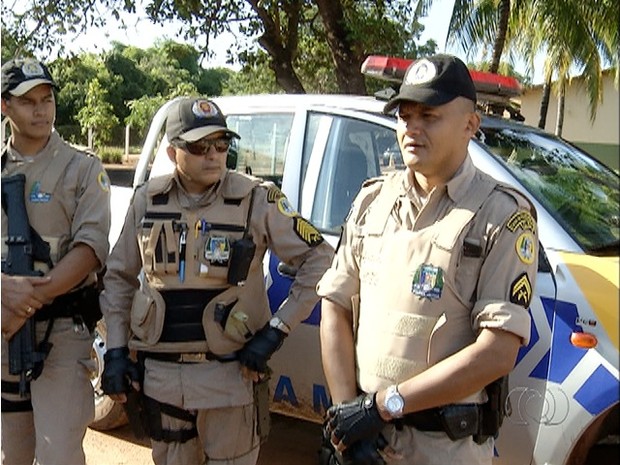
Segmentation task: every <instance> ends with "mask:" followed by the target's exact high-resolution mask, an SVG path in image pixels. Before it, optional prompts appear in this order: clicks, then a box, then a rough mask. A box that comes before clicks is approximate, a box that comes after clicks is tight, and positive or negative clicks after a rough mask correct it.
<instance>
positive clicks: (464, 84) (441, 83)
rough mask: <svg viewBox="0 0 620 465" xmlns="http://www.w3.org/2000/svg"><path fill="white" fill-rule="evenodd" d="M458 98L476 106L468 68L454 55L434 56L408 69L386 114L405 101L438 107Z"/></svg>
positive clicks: (474, 92) (386, 107)
mask: <svg viewBox="0 0 620 465" xmlns="http://www.w3.org/2000/svg"><path fill="white" fill-rule="evenodd" d="M457 97H465V98H467V99H469V100H472V101H473V102H474V103H476V88H475V87H474V82H473V81H472V79H471V75H470V74H469V70H468V69H467V66H466V65H465V63H463V62H462V61H461V60H460V59H458V58H457V57H455V56H452V55H433V56H430V57H427V58H422V59H420V60H416V61H414V62H413V63H412V64H411V65H409V68H407V71H406V72H405V77H404V78H403V83H402V84H401V85H400V91H399V92H398V94H397V95H395V96H394V97H393V98H391V99H390V101H389V102H388V103H387V104H386V105H385V107H384V109H383V112H384V113H389V112H390V111H392V110H394V109H395V108H396V107H397V106H398V105H399V104H400V102H402V101H411V102H418V103H423V104H426V105H429V106H432V107H437V106H439V105H444V104H446V103H448V102H451V101H452V100H454V99H455V98H457Z"/></svg>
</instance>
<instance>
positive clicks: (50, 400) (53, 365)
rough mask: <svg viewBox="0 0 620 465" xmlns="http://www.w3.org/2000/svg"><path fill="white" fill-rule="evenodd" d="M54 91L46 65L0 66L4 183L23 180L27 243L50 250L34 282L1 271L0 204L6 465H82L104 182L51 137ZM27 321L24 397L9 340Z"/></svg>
mask: <svg viewBox="0 0 620 465" xmlns="http://www.w3.org/2000/svg"><path fill="white" fill-rule="evenodd" d="M55 87H56V84H55V83H54V80H53V79H52V76H51V75H50V73H49V71H48V69H47V68H46V66H45V65H44V64H42V63H39V62H38V61H36V60H34V59H30V58H24V59H21V58H18V59H14V60H10V61H8V62H6V63H5V64H4V65H3V66H2V114H3V116H5V117H6V118H7V119H8V122H9V125H10V132H11V137H10V139H9V141H8V144H7V147H6V149H5V150H4V151H3V154H2V182H3V184H4V183H5V182H7V183H8V182H9V181H8V180H7V179H8V178H9V177H11V176H13V175H16V174H23V175H25V179H26V181H25V190H24V191H25V194H24V196H25V205H26V210H27V211H26V213H27V216H28V218H29V221H30V226H31V227H32V228H31V231H32V235H33V236H34V237H35V239H37V240H38V241H39V244H45V243H47V246H48V247H49V252H45V253H44V254H42V255H39V256H37V257H36V258H37V260H38V262H36V263H35V268H36V269H37V270H40V271H41V276H40V277H37V276H34V277H33V276H17V275H9V274H7V273H5V272H4V271H5V260H6V258H7V245H6V244H7V242H6V241H7V235H8V231H9V230H10V228H11V221H15V218H13V217H12V216H9V217H7V214H6V213H5V209H6V208H7V205H6V203H5V202H7V201H8V200H7V199H5V198H3V211H2V263H3V273H2V334H3V340H2V451H3V463H6V464H10V465H32V463H33V460H35V458H36V463H41V464H60V463H63V464H84V463H85V459H84V451H83V449H82V439H83V437H84V434H85V433H86V428H87V426H88V424H89V423H90V422H91V421H92V420H93V418H94V400H93V389H92V386H91V382H90V372H89V370H88V368H87V362H88V361H89V359H90V352H91V349H92V343H93V332H92V330H93V329H94V326H95V324H96V322H97V320H99V318H100V316H101V313H100V311H99V305H98V291H97V288H96V272H97V271H99V270H101V269H102V268H103V266H104V264H105V259H106V257H107V254H108V231H109V227H110V199H109V180H108V177H107V175H106V173H105V171H104V169H103V166H102V164H101V162H100V160H99V159H98V158H97V157H94V156H92V155H90V154H87V153H85V152H82V151H79V150H76V149H75V148H73V147H71V146H70V145H68V144H67V143H66V142H64V141H63V140H62V139H61V138H60V136H59V135H58V133H56V132H55V131H54V130H53V124H54V119H55V116H56V103H55V99H54V92H53V89H54V88H55ZM3 192H4V190H3ZM8 247H11V245H10V244H9V245H8ZM43 249H46V247H43ZM29 318H34V320H35V329H36V343H37V352H41V353H43V354H47V358H46V359H45V361H44V363H43V368H42V371H41V366H40V365H38V366H37V369H36V370H35V371H36V373H35V374H33V378H34V379H32V380H31V381H30V383H29V386H28V387H27V389H28V390H29V392H28V393H26V395H25V397H23V396H21V395H20V393H19V392H18V385H19V380H20V376H19V375H16V374H10V373H9V368H8V360H9V353H8V345H7V341H8V340H10V339H11V338H12V337H14V334H15V332H16V331H18V330H19V329H20V328H21V327H22V326H23V325H24V323H25V322H26V321H27V319H29ZM39 372H40V373H39Z"/></svg>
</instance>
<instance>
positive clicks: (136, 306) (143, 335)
mask: <svg viewBox="0 0 620 465" xmlns="http://www.w3.org/2000/svg"><path fill="white" fill-rule="evenodd" d="M165 312H166V304H165V303H164V299H163V297H162V296H161V294H160V293H159V292H157V291H156V290H155V289H153V288H151V287H150V286H148V285H147V286H144V287H142V288H140V289H138V291H136V293H135V294H134V297H133V302H132V304H131V330H132V331H133V333H134V334H135V335H136V337H137V338H138V339H140V340H141V341H142V342H144V343H146V344H155V343H157V341H159V338H160V336H161V333H162V330H163V328H164V316H165Z"/></svg>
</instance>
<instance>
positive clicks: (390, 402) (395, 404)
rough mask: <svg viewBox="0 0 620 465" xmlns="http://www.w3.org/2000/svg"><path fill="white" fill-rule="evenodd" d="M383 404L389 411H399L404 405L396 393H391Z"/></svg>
mask: <svg viewBox="0 0 620 465" xmlns="http://www.w3.org/2000/svg"><path fill="white" fill-rule="evenodd" d="M385 406H386V407H387V409H388V411H389V412H390V413H400V412H402V410H403V407H404V406H405V402H404V401H403V398H402V397H401V396H400V395H399V394H398V393H393V394H392V395H391V396H390V397H388V398H387V399H386V402H385Z"/></svg>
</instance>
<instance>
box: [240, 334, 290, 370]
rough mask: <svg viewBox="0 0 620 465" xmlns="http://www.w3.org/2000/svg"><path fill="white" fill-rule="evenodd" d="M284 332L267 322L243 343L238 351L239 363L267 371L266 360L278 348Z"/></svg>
mask: <svg viewBox="0 0 620 465" xmlns="http://www.w3.org/2000/svg"><path fill="white" fill-rule="evenodd" d="M285 337H286V333H284V332H283V331H280V330H279V329H278V328H273V327H271V326H269V323H267V324H266V325H265V326H263V328H262V329H261V330H259V331H258V332H257V333H256V334H255V335H254V337H253V338H252V339H250V340H249V341H248V342H246V343H245V345H244V346H243V347H242V348H241V350H240V351H239V353H238V356H239V362H240V363H241V365H244V366H246V367H248V368H249V369H250V370H253V371H257V372H259V373H266V372H267V362H268V361H269V359H270V358H271V356H272V355H273V354H274V353H275V351H276V350H278V349H279V348H280V346H281V345H282V342H284V338H285Z"/></svg>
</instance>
